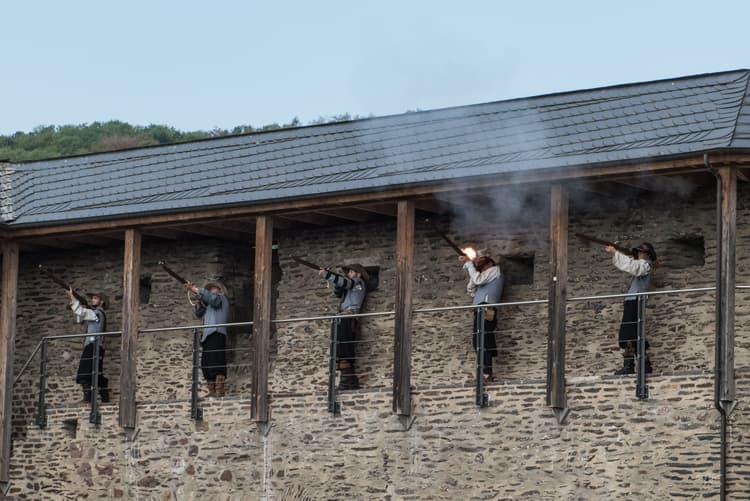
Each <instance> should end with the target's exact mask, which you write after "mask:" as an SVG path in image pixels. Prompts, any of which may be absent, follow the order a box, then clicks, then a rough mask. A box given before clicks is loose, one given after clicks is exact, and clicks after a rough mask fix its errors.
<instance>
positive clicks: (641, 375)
mask: <svg viewBox="0 0 750 501" xmlns="http://www.w3.org/2000/svg"><path fill="white" fill-rule="evenodd" d="M736 288H737V289H738V290H750V285H738V286H736ZM715 290H716V288H715V287H699V288H688V289H672V290H662V291H653V292H644V293H623V294H605V295H597V296H578V297H571V298H568V302H583V301H594V300H604V299H624V298H631V297H637V298H638V318H637V324H638V326H637V334H638V337H637V350H636V356H637V358H636V360H637V362H636V367H637V371H636V372H637V384H636V396H637V398H639V399H645V398H648V386H647V384H646V357H645V352H646V349H645V346H646V341H647V336H646V309H645V307H646V298H647V297H649V296H661V295H670V294H686V293H696V292H701V293H704V292H713V291H715ZM547 303H548V300H547V299H535V300H526V301H512V302H500V303H493V304H481V305H461V306H447V307H432V308H416V309H414V310H413V314H414V315H420V314H431V313H437V312H449V311H463V310H477V313H476V316H477V318H478V320H477V321H476V322H475V331H474V334H475V335H476V336H477V337H476V339H477V343H476V344H477V346H476V367H475V369H476V371H475V377H474V379H475V392H476V395H475V403H476V405H477V406H478V407H486V406H487V405H489V399H488V396H487V393H486V388H485V380H484V377H483V374H484V369H485V366H484V364H485V362H484V361H485V351H486V349H487V347H486V346H485V334H486V332H485V331H484V314H485V311H486V309H487V308H508V307H512V306H527V305H541V304H547ZM393 315H395V311H380V312H373V313H358V314H349V315H319V316H310V317H295V318H286V319H275V320H272V323H273V324H276V325H282V324H288V323H307V322H314V321H325V320H330V321H331V322H332V327H331V334H330V337H329V342H328V383H327V393H328V411H329V412H331V413H332V414H338V413H340V403H339V401H338V395H337V393H338V391H339V390H340V388H339V387H338V386H337V385H336V377H337V374H336V373H337V361H338V360H337V359H338V355H339V353H338V351H339V349H340V347H341V341H340V325H341V321H342V320H344V319H347V318H354V319H360V318H373V317H387V316H393ZM252 325H253V322H235V323H225V324H212V325H187V326H174V327H160V328H147V329H139V334H156V333H164V332H176V331H191V332H192V364H191V365H192V370H191V386H190V401H191V411H190V413H191V417H192V418H193V419H194V420H200V419H202V417H203V409H202V408H201V406H200V399H199V396H198V393H199V372H200V371H199V370H200V369H202V368H204V367H202V364H201V362H200V359H201V351H202V350H201V345H200V337H201V332H202V330H203V329H205V328H214V327H217V328H218V327H240V326H242V327H248V326H252ZM121 334H122V332H121V331H111V332H105V333H100V334H70V335H58V336H45V337H43V338H42V340H41V341H40V342H39V343H38V345H37V346H36V347H35V348H34V350H33V351H32V354H31V355H30V357H29V359H28V360H27V361H26V363H25V364H24V365H23V366H22V368H21V370H20V371H19V373H18V375H17V377H16V379H15V381H16V382H18V381H19V379H20V378H21V376H22V375H23V373H24V371H25V370H26V369H27V367H28V366H29V364H30V363H31V361H32V359H33V358H34V357H35V356H36V354H37V353H39V352H41V355H40V360H39V396H38V403H37V414H36V416H35V419H34V421H35V424H37V425H38V426H40V427H44V426H46V424H47V415H46V386H47V371H48V362H49V343H50V342H52V341H57V340H64V339H73V338H83V337H86V336H95V337H96V346H95V349H93V356H92V358H93V360H92V372H91V382H92V384H91V390H92V398H91V402H90V405H91V408H90V414H89V421H90V422H91V423H92V424H99V423H100V422H101V415H100V412H99V405H98V399H97V398H96V395H97V390H99V389H100V388H99V372H98V371H99V366H100V365H99V356H100V350H99V349H98V347H99V346H100V345H101V339H102V338H103V337H105V336H117V335H121ZM351 342H353V343H366V342H367V341H363V340H359V341H351ZM353 359H354V360H357V357H354V358H353ZM234 365H235V366H240V365H247V364H234ZM339 371H340V368H339ZM355 375H358V374H355ZM360 375H361V374H360Z"/></svg>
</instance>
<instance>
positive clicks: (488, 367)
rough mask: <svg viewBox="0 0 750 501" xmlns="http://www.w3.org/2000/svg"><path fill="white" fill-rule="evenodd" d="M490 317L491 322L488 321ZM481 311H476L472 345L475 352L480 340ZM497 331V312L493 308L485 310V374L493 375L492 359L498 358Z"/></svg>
mask: <svg viewBox="0 0 750 501" xmlns="http://www.w3.org/2000/svg"><path fill="white" fill-rule="evenodd" d="M487 317H490V318H491V320H488V319H487ZM479 327H480V325H479V310H474V333H473V335H472V339H471V343H472V346H474V350H477V346H478V344H477V340H478V338H479V336H478V333H479ZM496 329H497V310H496V309H495V308H494V307H493V308H486V309H485V320H484V359H483V360H484V363H483V365H484V373H485V374H490V375H491V374H492V357H496V356H497V341H496V339H495V330H496Z"/></svg>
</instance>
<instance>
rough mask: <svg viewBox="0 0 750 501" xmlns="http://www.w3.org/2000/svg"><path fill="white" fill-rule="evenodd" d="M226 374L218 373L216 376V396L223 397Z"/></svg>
mask: <svg viewBox="0 0 750 501" xmlns="http://www.w3.org/2000/svg"><path fill="white" fill-rule="evenodd" d="M226 379H227V378H226V376H224V375H223V374H219V375H218V376H216V396H217V397H223V396H224V382H225V381H226Z"/></svg>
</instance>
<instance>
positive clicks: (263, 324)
mask: <svg viewBox="0 0 750 501" xmlns="http://www.w3.org/2000/svg"><path fill="white" fill-rule="evenodd" d="M272 243H273V219H272V218H271V217H270V216H259V217H258V218H257V219H256V221H255V294H254V298H255V301H254V308H253V345H254V347H255V350H254V356H253V385H252V406H251V411H250V412H251V417H252V418H253V419H254V420H255V421H256V422H258V423H267V422H268V364H269V358H268V353H269V346H270V343H271V315H272V311H271V292H272V290H271V266H272V262H271V258H272V252H273V250H272Z"/></svg>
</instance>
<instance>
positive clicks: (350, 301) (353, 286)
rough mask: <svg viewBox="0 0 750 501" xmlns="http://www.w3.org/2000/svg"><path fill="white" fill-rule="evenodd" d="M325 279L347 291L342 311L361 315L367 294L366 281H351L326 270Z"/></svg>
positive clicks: (342, 302)
mask: <svg viewBox="0 0 750 501" xmlns="http://www.w3.org/2000/svg"><path fill="white" fill-rule="evenodd" d="M323 278H325V279H326V280H328V281H329V282H331V283H333V285H335V286H336V287H339V288H341V289H344V290H346V293H345V294H344V297H343V299H342V301H341V307H340V308H341V310H340V311H347V310H351V312H352V313H359V311H360V310H361V309H362V303H363V302H364V300H365V295H366V294H367V288H366V287H365V281H364V280H362V279H361V278H355V279H351V278H348V277H342V276H341V275H337V274H336V273H333V272H332V271H328V270H326V274H325V276H324V277H323Z"/></svg>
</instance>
